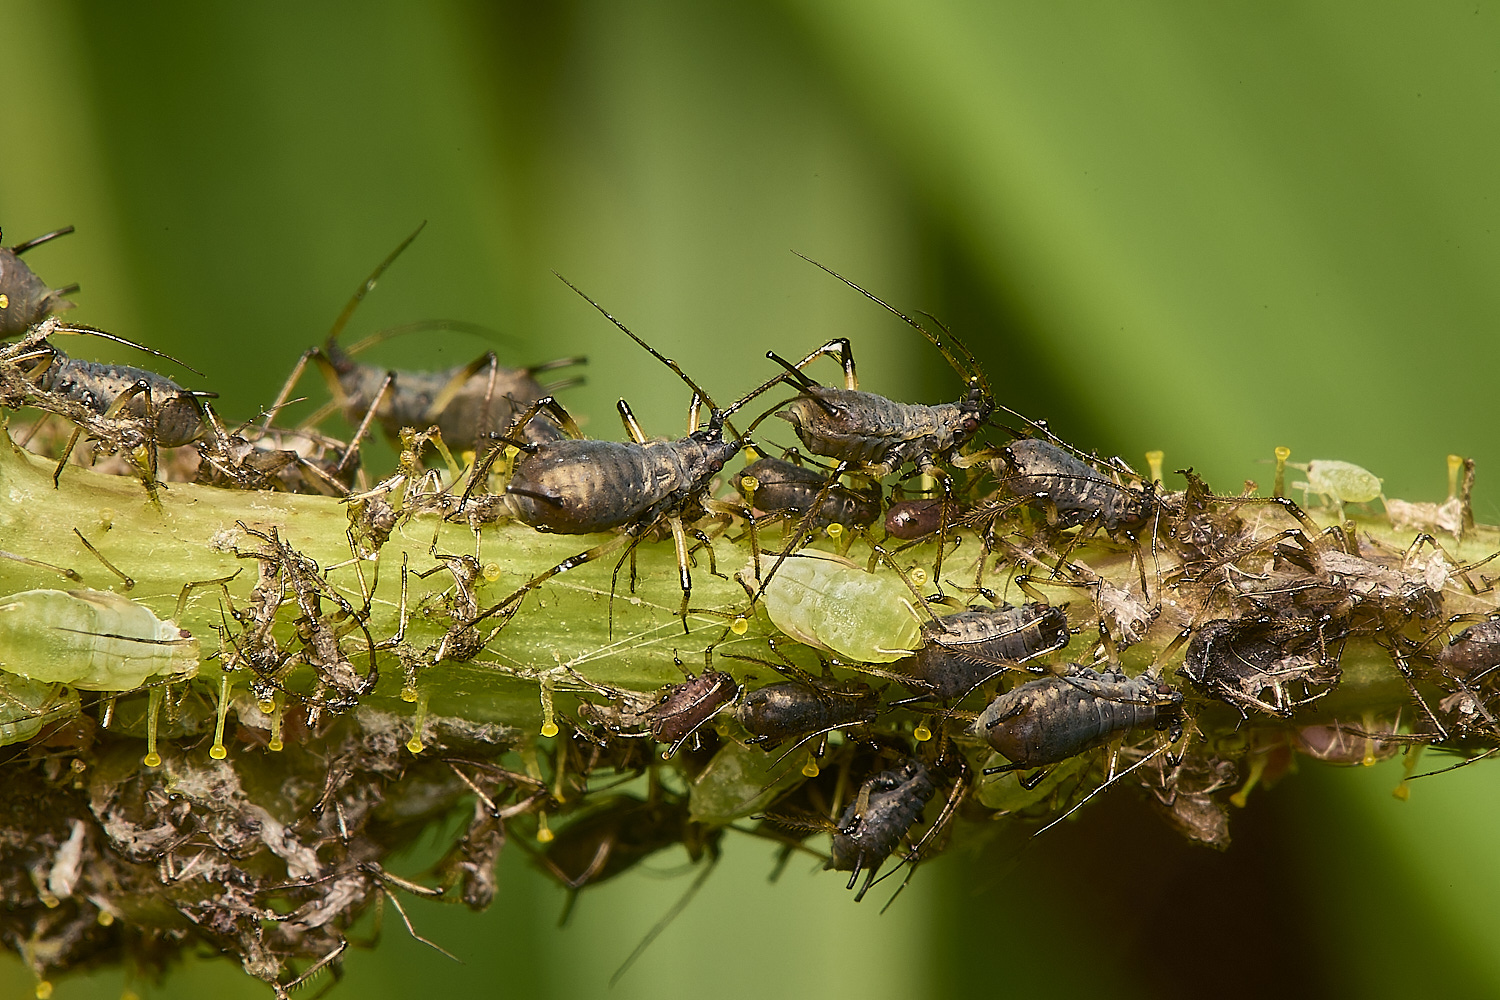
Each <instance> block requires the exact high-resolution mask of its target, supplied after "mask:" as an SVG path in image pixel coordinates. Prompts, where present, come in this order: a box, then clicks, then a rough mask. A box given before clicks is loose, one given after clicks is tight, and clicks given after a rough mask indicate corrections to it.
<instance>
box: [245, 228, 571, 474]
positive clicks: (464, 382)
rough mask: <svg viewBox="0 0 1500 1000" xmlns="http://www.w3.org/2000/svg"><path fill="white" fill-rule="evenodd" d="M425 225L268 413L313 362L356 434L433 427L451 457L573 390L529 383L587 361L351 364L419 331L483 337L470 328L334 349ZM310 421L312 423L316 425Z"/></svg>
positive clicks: (534, 435)
mask: <svg viewBox="0 0 1500 1000" xmlns="http://www.w3.org/2000/svg"><path fill="white" fill-rule="evenodd" d="M425 225H426V223H425V222H424V223H423V224H422V226H418V227H417V229H416V231H415V232H413V233H412V234H411V235H410V236H408V237H407V238H406V239H405V240H403V241H402V242H401V245H400V246H398V247H396V249H395V250H393V251H391V253H390V255H389V256H388V257H386V258H385V260H383V261H381V262H380V264H379V266H377V267H376V268H375V270H374V271H373V272H371V274H370V276H369V277H368V278H366V279H365V280H364V282H363V283H361V284H360V286H359V288H358V290H356V291H355V293H354V295H353V296H352V297H351V298H350V299H349V302H348V303H347V304H346V305H345V306H344V310H343V312H341V313H340V314H339V317H338V319H337V320H335V321H334V324H333V329H332V330H330V331H329V333H328V339H327V340H326V341H324V342H323V346H322V348H321V349H319V348H316V347H314V348H310V349H309V350H307V351H305V352H304V353H303V355H302V357H301V358H300V359H298V361H297V364H296V365H295V366H294V367H293V369H292V373H291V375H290V376H289V377H288V378H287V382H286V384H285V385H284V386H283V387H282V390H281V393H280V394H279V395H278V396H277V399H276V403H275V404H274V405H273V406H272V407H271V412H273V413H274V412H275V411H276V410H277V409H278V408H279V407H280V406H281V405H282V404H283V403H285V402H286V400H287V398H288V397H289V396H290V395H291V392H292V388H293V387H294V386H295V385H296V384H297V380H298V379H299V378H300V377H301V375H302V370H303V369H304V368H305V367H306V365H307V362H308V361H312V362H314V363H315V364H316V365H317V366H318V368H319V370H320V371H322V373H323V376H324V379H325V380H326V381H327V383H328V387H329V390H330V391H331V392H332V393H333V395H334V405H336V406H337V407H338V408H339V409H340V410H342V411H343V412H344V415H345V417H346V418H347V419H348V420H349V422H350V423H351V424H353V425H355V426H356V427H363V426H364V425H366V424H367V423H368V422H369V421H370V420H371V419H372V418H373V419H374V420H375V421H376V422H377V423H379V424H380V426H381V428H382V429H383V430H384V431H385V433H386V436H387V437H389V438H390V439H391V440H393V441H394V440H396V439H397V438H399V437H400V434H401V429H402V428H403V427H415V428H419V429H421V428H427V427H431V426H436V427H437V428H438V429H439V430H440V431H441V432H442V436H443V441H444V442H446V443H447V445H448V447H450V448H452V449H454V450H455V451H457V450H476V451H477V450H479V448H480V445H481V442H492V441H494V440H495V439H496V438H497V437H498V436H500V435H503V434H505V433H506V432H507V430H508V429H509V428H510V427H511V424H512V422H513V421H514V420H515V418H516V416H517V415H518V414H519V413H520V412H521V411H523V410H525V409H526V408H527V406H529V405H530V404H532V403H534V402H536V401H537V400H539V399H541V398H543V397H544V396H547V395H548V392H549V390H556V389H558V388H562V387H563V385H566V384H572V383H571V382H565V383H560V384H557V385H553V386H550V387H548V386H543V385H541V384H540V383H539V382H537V381H536V379H535V376H536V375H538V374H540V373H542V372H545V371H551V370H554V369H557V368H565V367H568V366H570V365H575V364H582V363H583V362H584V360H585V359H583V358H562V359H560V360H557V361H550V362H547V363H546V364H542V365H535V366H532V367H530V368H505V367H503V366H501V365H500V363H499V361H498V360H497V358H496V356H495V352H494V351H489V352H486V353H485V354H483V355H481V356H480V357H478V358H475V359H474V360H473V361H471V362H469V363H468V364H464V365H457V366H455V367H453V368H447V369H443V370H441V371H401V370H394V369H386V368H381V367H379V366H376V365H364V364H360V363H359V362H357V361H355V360H354V355H355V354H357V353H358V352H359V351H361V350H363V349H364V348H365V347H368V346H369V345H370V344H373V343H375V342H377V341H379V340H384V339H387V338H388V337H391V336H395V335H398V334H401V333H407V332H413V331H418V330H424V329H456V330H468V331H475V332H487V331H482V329H481V328H478V327H475V326H473V325H472V324H466V323H459V322H455V321H451V320H444V321H440V322H435V323H415V324H411V325H409V326H407V327H398V328H395V329H393V330H389V331H384V332H382V333H378V334H375V335H374V336H372V337H369V338H367V339H366V340H365V341H363V342H361V343H360V344H357V345H355V346H353V347H351V348H348V349H345V348H343V347H341V346H340V345H339V342H338V338H339V334H340V333H342V332H343V330H344V327H345V326H346V325H347V324H348V323H349V320H350V318H352V317H353V315H354V311H355V309H357V308H358V307H359V304H360V302H361V301H363V300H364V297H365V296H366V295H367V294H368V293H369V292H370V291H371V290H372V289H373V288H374V287H375V285H376V284H377V283H378V282H379V280H380V278H381V276H382V275H383V274H384V273H385V270H386V268H388V267H390V266H391V264H392V263H393V262H394V261H395V260H396V258H397V257H398V256H400V255H401V252H402V251H403V250H405V249H406V248H407V247H408V246H410V245H411V242H412V241H413V240H415V239H416V238H417V233H420V232H421V231H422V227H423V226H425ZM311 422H313V423H316V420H313V421H311ZM518 433H521V434H523V435H524V436H525V439H526V440H527V441H530V442H533V443H537V442H541V441H555V440H559V439H561V438H564V437H566V436H567V434H566V433H565V428H564V425H563V424H561V423H558V422H554V421H553V419H552V416H551V414H543V415H540V416H538V417H537V418H536V419H534V420H532V421H530V423H529V424H528V425H527V426H525V427H524V428H522V429H521V430H520V431H518Z"/></svg>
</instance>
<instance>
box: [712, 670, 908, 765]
mask: <svg viewBox="0 0 1500 1000" xmlns="http://www.w3.org/2000/svg"><path fill="white" fill-rule="evenodd" d="M879 710H880V695H879V694H878V693H877V692H876V691H874V690H873V689H872V688H871V687H870V686H869V685H868V684H865V683H864V682H862V681H857V680H852V679H851V680H842V681H836V680H832V679H823V680H819V679H816V678H809V679H808V680H796V681H778V682H776V683H774V684H767V685H765V686H764V687H758V688H755V689H754V690H753V691H749V692H747V693H746V694H745V696H744V697H743V698H741V699H740V702H739V704H738V705H737V706H736V707H735V712H734V716H735V719H736V720H738V721H739V724H740V725H741V726H744V727H745V731H746V732H748V733H749V734H750V739H749V740H748V741H747V742H749V743H752V744H756V745H759V746H762V747H764V748H765V749H767V750H771V749H774V748H776V747H778V746H780V745H781V744H782V743H783V742H785V741H787V740H797V741H804V740H808V739H811V738H812V737H814V736H817V735H819V734H822V733H826V732H830V731H832V730H834V729H842V728H844V727H846V726H857V725H862V724H865V723H868V722H871V721H873V720H874V718H875V715H876V713H877V712H878V711H879Z"/></svg>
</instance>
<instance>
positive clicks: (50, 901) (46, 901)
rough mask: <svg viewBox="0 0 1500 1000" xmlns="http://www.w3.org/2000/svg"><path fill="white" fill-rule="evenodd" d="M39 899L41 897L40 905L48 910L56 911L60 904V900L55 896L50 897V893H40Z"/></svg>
mask: <svg viewBox="0 0 1500 1000" xmlns="http://www.w3.org/2000/svg"><path fill="white" fill-rule="evenodd" d="M41 897H42V905H43V906H45V907H46V908H47V909H49V910H55V909H57V907H58V906H59V905H60V904H61V903H62V900H60V899H58V898H57V897H56V896H54V895H52V893H50V892H46V891H43V892H42V893H41Z"/></svg>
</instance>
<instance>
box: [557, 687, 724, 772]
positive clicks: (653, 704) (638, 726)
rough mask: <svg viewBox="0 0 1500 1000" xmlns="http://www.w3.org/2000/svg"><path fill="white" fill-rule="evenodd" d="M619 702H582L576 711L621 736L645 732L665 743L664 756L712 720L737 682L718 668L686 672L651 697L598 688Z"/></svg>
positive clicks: (670, 754) (643, 734)
mask: <svg viewBox="0 0 1500 1000" xmlns="http://www.w3.org/2000/svg"><path fill="white" fill-rule="evenodd" d="M601 690H604V691H605V693H608V694H611V695H612V696H614V697H615V698H616V699H617V701H618V702H619V704H618V705H616V706H600V705H593V704H589V703H587V702H585V703H584V704H582V705H580V706H579V707H578V714H579V715H580V716H582V717H583V718H584V719H586V720H588V721H589V722H593V723H595V724H597V725H600V726H603V727H604V728H606V729H608V730H609V731H610V732H613V733H615V734H617V735H622V736H649V737H651V738H652V739H653V740H655V741H656V742H658V743H668V744H670V747H669V748H668V749H667V752H666V754H665V756H667V757H671V756H672V755H673V754H675V753H676V752H677V751H678V750H679V749H680V748H681V747H682V744H683V743H685V742H686V741H687V740H688V739H689V738H691V737H692V736H693V735H694V734H695V733H697V732H698V731H699V730H700V729H702V728H703V727H704V726H705V725H707V724H708V723H709V722H710V721H712V720H713V718H714V716H716V715H718V714H719V712H720V711H722V710H723V709H724V708H725V707H726V706H728V705H729V704H730V703H732V702H733V701H734V699H735V698H736V697H737V696H738V695H739V691H740V688H739V684H738V683H737V682H736V681H735V679H734V678H733V677H731V676H730V675H729V674H726V673H724V672H722V671H719V670H705V671H704V672H703V673H702V674H700V675H699V676H697V677H694V676H692V675H691V674H690V675H688V679H687V680H685V681H683V682H682V683H681V684H669V685H667V687H666V688H664V689H662V690H661V691H660V692H659V693H658V694H657V695H656V697H655V698H654V699H650V700H648V699H647V697H646V696H642V695H633V694H632V693H631V692H624V691H613V690H610V689H601Z"/></svg>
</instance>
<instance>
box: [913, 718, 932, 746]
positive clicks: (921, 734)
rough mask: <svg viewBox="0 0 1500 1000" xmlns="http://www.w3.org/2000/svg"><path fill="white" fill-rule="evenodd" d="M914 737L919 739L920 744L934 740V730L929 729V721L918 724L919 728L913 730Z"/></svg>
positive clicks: (924, 720)
mask: <svg viewBox="0 0 1500 1000" xmlns="http://www.w3.org/2000/svg"><path fill="white" fill-rule="evenodd" d="M912 735H913V736H915V737H916V738H917V742H918V743H926V742H927V741H928V740H930V739H932V730H931V729H928V728H927V720H926V719H923V720H922V721H921V722H919V723H917V728H916V729H914V730H912Z"/></svg>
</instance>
